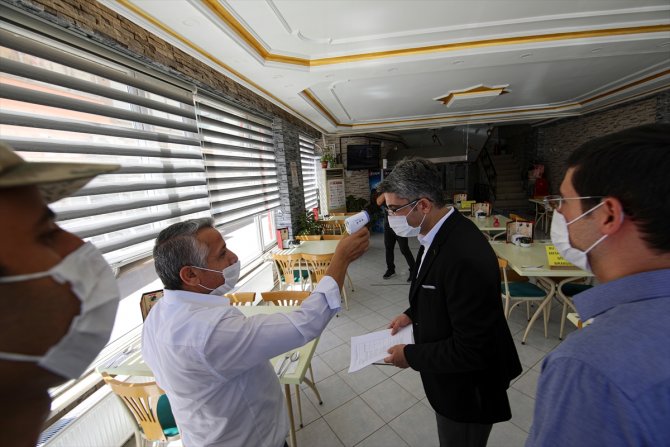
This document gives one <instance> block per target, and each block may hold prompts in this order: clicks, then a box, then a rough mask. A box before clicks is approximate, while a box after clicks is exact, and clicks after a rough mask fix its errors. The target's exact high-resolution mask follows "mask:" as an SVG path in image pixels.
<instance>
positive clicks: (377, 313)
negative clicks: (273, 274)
mask: <svg viewBox="0 0 670 447" xmlns="http://www.w3.org/2000/svg"><path fill="white" fill-rule="evenodd" d="M410 247H412V248H413V252H414V253H416V252H417V250H418V242H417V241H416V239H412V240H411V242H410ZM395 259H396V271H397V273H398V274H397V275H396V276H395V277H393V278H391V279H389V280H383V279H382V275H383V274H384V271H385V269H386V265H385V262H384V246H383V238H382V236H381V235H380V234H374V235H373V236H372V240H371V245H370V249H369V250H368V252H367V253H366V254H365V255H364V256H363V257H362V258H361V259H359V260H358V261H356V262H355V263H354V264H353V265H352V266H351V267H350V268H349V273H350V275H351V277H352V279H353V281H354V286H355V289H356V290H355V292H351V293H350V294H349V310H348V311H346V310H343V311H342V312H341V314H340V316H339V317H337V318H333V320H332V321H331V322H330V324H329V325H328V328H327V329H326V331H325V332H324V333H323V335H322V337H321V339H320V341H319V345H318V347H317V350H316V355H315V357H314V359H313V361H312V366H313V369H314V374H315V379H316V381H317V387H318V389H319V392H320V393H321V397H322V399H323V405H321V406H320V405H318V402H317V400H316V397H315V396H314V394H313V392H312V391H311V390H310V389H309V388H307V387H306V386H303V387H302V389H301V393H302V394H301V396H302V399H301V400H302V405H303V419H304V423H305V425H304V428H302V429H299V430H298V432H297V438H298V445H299V446H300V447H328V446H360V447H363V446H365V447H372V446H383V447H403V446H413V447H430V446H437V445H438V440H437V429H436V425H435V415H434V412H433V410H432V409H431V408H430V405H429V404H428V402H427V400H426V395H425V393H424V391H423V386H422V384H421V379H420V378H419V374H418V373H417V372H416V371H413V370H411V369H406V370H400V369H397V368H394V367H390V366H369V367H367V368H364V369H363V370H361V371H358V372H356V373H353V374H349V373H347V369H348V367H349V350H350V345H349V340H350V338H351V337H352V336H355V335H361V334H364V333H366V332H369V331H373V330H378V329H382V328H384V327H386V325H387V324H388V322H389V321H390V319H391V318H393V317H394V316H396V315H397V314H398V313H400V312H402V311H403V310H405V308H406V306H407V298H408V297H407V294H408V291H409V285H408V284H407V283H406V282H405V280H406V279H407V266H406V264H405V260H404V258H403V257H402V255H401V254H400V251H399V250H398V249H397V248H396V256H395ZM551 315H552V316H551V321H550V325H549V338H547V339H545V338H544V334H543V329H542V324H541V321H538V323H537V324H535V326H534V327H533V330H532V331H531V334H530V336H529V338H528V341H527V343H526V344H525V345H522V344H521V342H520V340H521V336H522V335H523V329H524V328H525V326H526V317H525V312H524V309H521V308H518V309H515V310H514V312H513V313H512V317H511V318H510V321H509V326H510V330H511V332H512V334H513V336H514V339H515V340H516V341H517V350H518V352H519V357H520V358H521V363H522V364H523V367H524V370H523V373H522V375H521V376H520V377H519V378H517V379H516V380H515V381H514V383H513V384H512V386H511V388H510V389H509V391H508V395H509V397H510V401H511V406H512V414H513V416H512V420H511V421H509V422H504V423H499V424H495V425H494V426H493V431H492V433H491V437H490V438H489V443H488V445H489V446H491V447H495V446H505V447H514V446H522V445H523V444H524V442H525V439H526V437H527V435H528V431H529V429H530V425H531V422H532V415H533V405H534V402H535V387H536V384H537V379H538V377H539V372H540V365H541V361H542V359H543V358H544V356H545V355H546V354H547V353H548V352H549V351H550V350H551V349H553V348H554V347H555V346H556V345H558V343H559V342H560V341H559V340H558V331H559V321H560V309H559V308H556V307H554V309H553V310H552V314H551ZM568 326H570V327H568ZM572 330H573V328H572V326H571V325H570V324H569V323H568V324H566V331H567V332H570V331H572ZM294 407H295V405H294ZM296 412H297V410H296ZM295 416H296V420H297V414H296V415H295Z"/></svg>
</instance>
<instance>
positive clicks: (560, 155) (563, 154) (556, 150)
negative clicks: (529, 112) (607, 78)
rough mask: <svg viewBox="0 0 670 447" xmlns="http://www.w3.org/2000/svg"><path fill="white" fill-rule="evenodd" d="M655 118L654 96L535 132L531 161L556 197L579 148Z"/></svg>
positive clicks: (553, 124) (552, 124)
mask: <svg viewBox="0 0 670 447" xmlns="http://www.w3.org/2000/svg"><path fill="white" fill-rule="evenodd" d="M666 96H667V95H666ZM656 114H657V97H655V96H654V97H651V98H647V99H643V100H640V101H636V102H632V103H628V104H624V105H621V106H617V107H614V108H611V109H608V110H605V111H602V112H595V113H592V114H589V115H585V116H580V117H575V118H567V119H564V120H561V121H559V122H556V123H551V124H548V125H546V126H542V127H539V128H536V133H537V137H536V138H537V145H536V152H535V158H536V159H537V160H541V161H543V162H544V164H545V173H546V176H547V179H548V181H549V190H550V192H551V193H552V194H558V189H559V187H560V184H561V180H562V179H563V175H564V173H565V169H566V161H567V159H568V156H569V155H570V154H571V153H572V152H573V151H574V150H575V149H577V148H578V147H579V146H580V145H582V144H583V143H585V142H587V141H589V140H592V139H593V138H596V137H600V136H603V135H608V134H610V133H614V132H617V131H620V130H623V129H627V128H629V127H634V126H639V125H642V124H651V123H654V122H656ZM666 116H667V115H666Z"/></svg>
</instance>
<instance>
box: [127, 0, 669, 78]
mask: <svg viewBox="0 0 670 447" xmlns="http://www.w3.org/2000/svg"><path fill="white" fill-rule="evenodd" d="M118 1H120V2H126V1H127V0H118ZM203 1H204V4H205V6H206V7H207V8H208V9H209V10H210V11H211V12H212V13H213V14H214V15H215V16H217V17H219V19H221V20H222V21H223V22H224V23H225V24H226V25H227V26H228V27H229V28H230V29H232V30H233V31H234V32H235V34H236V35H237V36H238V37H239V38H240V39H241V40H242V41H244V42H245V43H246V44H247V45H248V47H249V48H251V49H253V50H254V51H255V52H256V55H257V56H259V57H260V58H262V59H263V60H264V61H265V62H278V63H282V64H289V65H298V66H303V67H319V66H323V65H334V64H346V63H351V62H361V61H370V60H375V59H385V58H391V57H401V56H416V55H422V54H429V53H444V52H448V51H459V50H470V49H473V48H485V47H494V46H506V45H524V44H529V43H541V42H550V41H559V40H574V39H593V38H602V37H611V36H621V35H631V34H648V33H661V32H667V31H670V25H669V24H664V25H649V26H634V27H624V28H607V29H592V30H583V31H568V32H564V33H548V34H535V35H526V36H515V37H503V38H495V39H482V40H472V41H468V42H456V43H448V44H439V45H428V46H423V47H414V48H399V49H395V50H386V51H375V52H370V53H360V54H349V55H345V56H334V57H326V58H320V59H307V58H300V57H295V56H284V55H281V54H276V53H270V52H269V51H268V50H267V49H266V48H265V46H264V45H263V44H262V43H261V42H259V41H258V39H256V38H255V37H254V35H253V34H252V33H250V32H249V31H248V30H247V29H246V27H245V26H244V25H243V24H242V23H240V22H239V21H238V20H237V18H235V16H234V15H233V14H232V13H231V12H230V11H228V9H226V8H225V7H224V6H223V5H222V4H221V3H220V2H219V1H218V0H203ZM271 9H272V10H273V11H274V8H271ZM280 21H282V22H284V21H285V20H283V17H282V20H280Z"/></svg>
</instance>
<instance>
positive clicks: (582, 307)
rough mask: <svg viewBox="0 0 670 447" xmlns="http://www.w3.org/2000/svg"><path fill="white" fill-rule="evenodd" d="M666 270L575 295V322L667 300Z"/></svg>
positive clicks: (668, 278) (669, 289) (669, 280)
mask: <svg viewBox="0 0 670 447" xmlns="http://www.w3.org/2000/svg"><path fill="white" fill-rule="evenodd" d="M668 284H670V269H662V270H652V271H650V272H642V273H636V274H634V275H629V276H625V277H623V278H620V279H617V280H614V281H610V282H608V283H605V284H601V285H598V286H596V287H594V288H592V289H589V290H587V291H585V292H582V293H580V294H579V295H575V297H574V303H575V307H576V308H577V311H578V312H579V318H580V319H581V320H582V321H586V320H588V319H589V318H593V317H595V316H597V315H600V314H602V313H604V312H606V311H608V310H609V309H612V308H614V307H616V306H618V305H620V304H626V303H632V302H634V301H643V300H649V299H654V298H660V297H668V296H670V287H668Z"/></svg>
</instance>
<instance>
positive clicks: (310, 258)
mask: <svg viewBox="0 0 670 447" xmlns="http://www.w3.org/2000/svg"><path fill="white" fill-rule="evenodd" d="M302 258H303V259H304V260H305V261H306V262H307V267H308V268H309V271H310V272H311V273H312V274H313V275H314V281H315V282H317V283H318V282H319V281H321V279H322V278H323V277H324V276H326V270H328V267H329V266H330V260H331V259H332V258H333V255H332V254H327V255H310V254H307V253H303V255H302ZM347 278H349V274H347ZM349 284H350V285H351V290H354V286H353V283H352V282H351V278H349ZM342 297H343V298H344V308H345V309H347V310H349V299H348V297H347V288H346V287H342Z"/></svg>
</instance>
